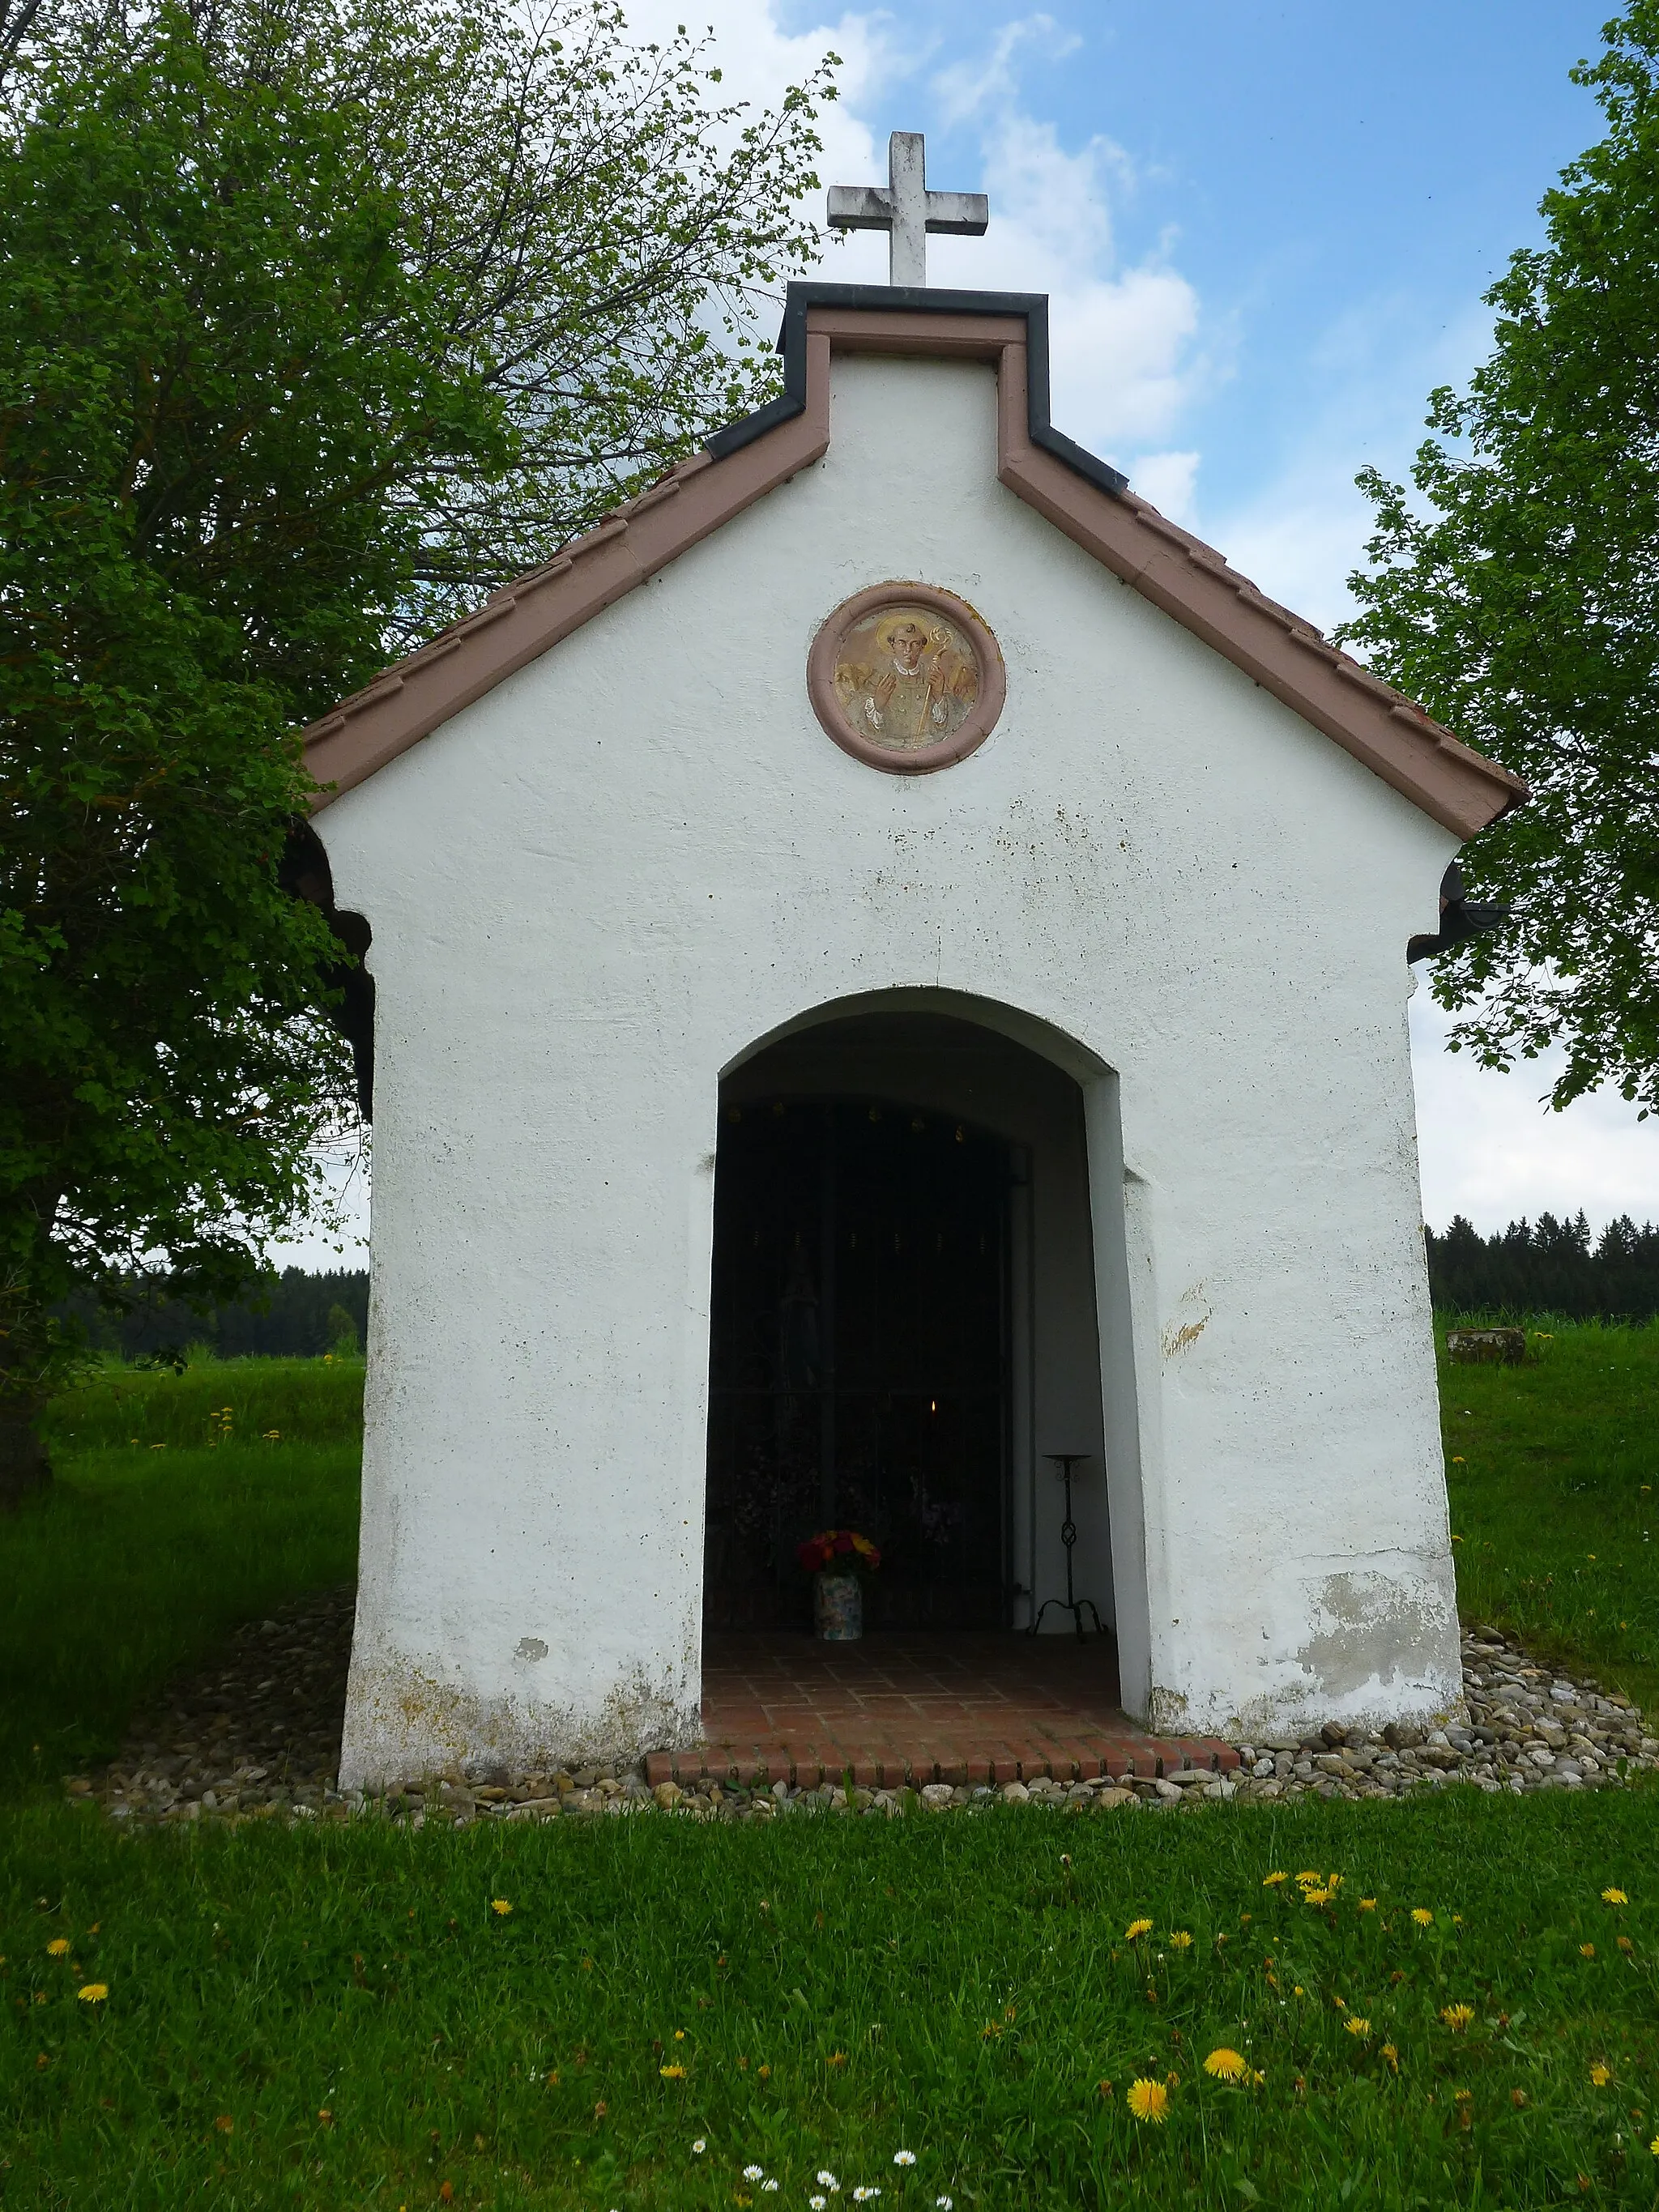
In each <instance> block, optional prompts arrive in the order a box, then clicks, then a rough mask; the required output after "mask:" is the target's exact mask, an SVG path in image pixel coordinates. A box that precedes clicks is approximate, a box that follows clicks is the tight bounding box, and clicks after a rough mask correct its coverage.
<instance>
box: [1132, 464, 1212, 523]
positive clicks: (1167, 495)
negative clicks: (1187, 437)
mask: <svg viewBox="0 0 1659 2212" xmlns="http://www.w3.org/2000/svg"><path fill="white" fill-rule="evenodd" d="M1199 458H1200V457H1199V455H1198V454H1197V453H1142V454H1141V456H1140V458H1139V459H1138V460H1137V461H1136V463H1135V477H1134V488H1135V489H1136V491H1137V492H1138V493H1139V495H1140V496H1141V498H1142V499H1149V500H1151V501H1152V505H1153V506H1154V507H1157V508H1158V512H1159V513H1161V514H1167V515H1168V516H1169V518H1170V521H1171V522H1179V523H1182V524H1188V523H1190V522H1191V520H1192V519H1193V514H1194V509H1195V507H1196V503H1197V493H1198V464H1199Z"/></svg>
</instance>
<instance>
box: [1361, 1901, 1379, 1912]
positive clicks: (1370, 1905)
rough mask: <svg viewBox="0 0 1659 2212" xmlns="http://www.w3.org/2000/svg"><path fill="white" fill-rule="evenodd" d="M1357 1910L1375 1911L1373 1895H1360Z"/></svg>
mask: <svg viewBox="0 0 1659 2212" xmlns="http://www.w3.org/2000/svg"><path fill="white" fill-rule="evenodd" d="M1359 1910H1360V1911H1362V1912H1375V1911H1376V1899H1375V1898H1374V1897H1362V1898H1361V1899H1360V1900H1359Z"/></svg>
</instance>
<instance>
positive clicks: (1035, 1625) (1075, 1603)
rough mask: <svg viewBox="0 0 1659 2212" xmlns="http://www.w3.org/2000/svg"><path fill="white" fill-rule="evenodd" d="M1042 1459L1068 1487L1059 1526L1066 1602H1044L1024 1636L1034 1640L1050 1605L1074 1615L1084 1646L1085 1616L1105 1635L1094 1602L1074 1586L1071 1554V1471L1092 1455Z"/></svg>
mask: <svg viewBox="0 0 1659 2212" xmlns="http://www.w3.org/2000/svg"><path fill="white" fill-rule="evenodd" d="M1042 1456H1043V1457H1044V1459H1050V1460H1052V1461H1053V1462H1054V1465H1055V1467H1056V1468H1058V1470H1059V1472H1060V1477H1061V1480H1063V1481H1064V1483H1065V1485H1066V1518H1065V1519H1064V1520H1063V1521H1062V1522H1060V1542H1061V1543H1062V1544H1064V1546H1065V1547H1066V1595H1065V1596H1064V1597H1063V1598H1060V1597H1048V1598H1044V1600H1043V1601H1042V1604H1041V1605H1040V1606H1039V1607H1038V1608H1037V1613H1036V1620H1033V1621H1032V1623H1031V1625H1030V1627H1029V1628H1028V1629H1027V1630H1026V1632H1025V1633H1026V1634H1027V1635H1028V1636H1035V1635H1036V1632H1037V1631H1038V1629H1040V1628H1041V1627H1042V1616H1043V1614H1044V1613H1047V1612H1048V1608H1049V1607H1050V1606H1051V1605H1053V1606H1058V1607H1059V1608H1060V1612H1062V1613H1070V1614H1071V1616H1072V1626H1073V1627H1074V1628H1075V1629H1076V1631H1077V1632H1078V1640H1079V1643H1081V1642H1082V1641H1083V1640H1084V1638H1085V1636H1086V1635H1087V1633H1088V1632H1087V1630H1086V1629H1085V1627H1084V1626H1083V1616H1084V1614H1085V1613H1089V1614H1091V1616H1092V1618H1093V1620H1094V1624H1095V1627H1094V1632H1095V1634H1096V1635H1097V1636H1100V1635H1103V1633H1104V1631H1103V1629H1102V1627H1101V1625H1100V1613H1099V1610H1098V1608H1097V1606H1096V1604H1095V1601H1094V1600H1093V1599H1092V1598H1089V1597H1079V1595H1077V1592H1076V1590H1075V1589H1073V1583H1072V1552H1073V1547H1075V1545H1076V1543H1077V1522H1075V1521H1074V1520H1073V1517H1072V1469H1073V1468H1074V1467H1075V1466H1076V1465H1077V1464H1078V1462H1079V1461H1080V1460H1085V1459H1088V1458H1089V1457H1090V1456H1091V1455H1090V1454H1089V1453H1088V1452H1044V1453H1043V1455H1042Z"/></svg>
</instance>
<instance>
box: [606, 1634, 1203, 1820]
mask: <svg viewBox="0 0 1659 2212" xmlns="http://www.w3.org/2000/svg"><path fill="white" fill-rule="evenodd" d="M702 1679H703V1705H702V1716H703V1727H704V1729H706V1730H707V1732H708V1738H707V1741H706V1742H704V1743H703V1744H702V1746H701V1747H699V1748H697V1749H696V1750H695V1751H680V1752H656V1753H653V1754H652V1757H651V1759H650V1761H649V1768H648V1771H649V1775H650V1779H651V1780H652V1781H653V1782H659V1781H666V1780H668V1779H670V1778H673V1779H674V1780H677V1781H679V1782H682V1783H684V1782H688V1781H691V1780H694V1779H695V1778H696V1777H697V1776H698V1775H699V1774H704V1773H707V1774H713V1775H718V1776H724V1777H729V1778H734V1779H737V1780H740V1781H744V1782H748V1781H750V1780H751V1779H754V1778H763V1779H764V1780H766V1781H768V1782H778V1781H788V1782H797V1783H800V1784H804V1785H805V1786H807V1787H809V1788H810V1787H811V1786H814V1785H815V1784H817V1783H819V1782H820V1781H822V1780H823V1779H826V1778H828V1779H829V1780H839V1779H840V1778H842V1776H843V1775H846V1774H848V1773H850V1774H851V1775H852V1776H853V1778H854V1781H855V1782H858V1783H861V1784H864V1785H865V1786H866V1788H867V1787H875V1786H879V1785H881V1784H886V1785H888V1786H889V1787H890V1786H891V1785H893V1784H896V1783H898V1782H901V1781H904V1782H909V1783H911V1784H914V1785H916V1786H918V1787H919V1786H920V1785H921V1784H923V1783H925V1782H969V1783H978V1782H994V1783H995V1782H1012V1781H1013V1780H1015V1779H1016V1778H1018V1779H1021V1780H1029V1779H1030V1778H1031V1777H1032V1776H1034V1775H1037V1774H1052V1775H1053V1776H1054V1777H1055V1778H1057V1779H1059V1780H1062V1781H1063V1780H1066V1779H1068V1778H1073V1777H1074V1776H1078V1775H1082V1776H1085V1777H1088V1778H1093V1777H1095V1776H1098V1775H1103V1774H1110V1775H1124V1774H1132V1775H1133V1776H1134V1777H1136V1778H1144V1777H1152V1776H1155V1775H1157V1774H1159V1773H1161V1772H1163V1771H1164V1770H1165V1769H1166V1768H1170V1767H1184V1766H1220V1767H1230V1766H1234V1765H1237V1761H1238V1754H1237V1752H1235V1751H1234V1750H1233V1749H1232V1747H1231V1746H1230V1745H1227V1744H1224V1743H1220V1742H1217V1741H1212V1740H1210V1739H1208V1738H1203V1737H1190V1738H1189V1737H1159V1736H1150V1735H1146V1734H1145V1733H1144V1732H1143V1731H1142V1730H1140V1729H1137V1728H1136V1727H1135V1726H1134V1724H1133V1722H1132V1721H1130V1720H1129V1718H1128V1717H1127V1715H1126V1714H1125V1713H1124V1712H1123V1711H1122V1709H1121V1707H1120V1705H1118V1702H1117V1697H1118V1686H1117V1662H1116V1655H1115V1651H1114V1650H1113V1647H1112V1645H1111V1644H1110V1643H1109V1641H1108V1640H1105V1639H1099V1640H1096V1639H1092V1638H1091V1640H1090V1641H1089V1642H1087V1643H1082V1644H1080V1643H1079V1642H1078V1640H1077V1639H1076V1638H1074V1637H1070V1636H1039V1637H1029V1636H1018V1635H1013V1634H1006V1635H994V1634H984V1635H954V1634H949V1633H940V1634H934V1635H927V1634H901V1633H897V1632H892V1633H888V1634H884V1635H874V1636H869V1637H866V1638H865V1639H864V1640H863V1642H862V1643H860V1644H820V1643H818V1642H817V1640H816V1639H815V1638H812V1637H810V1636H786V1635H747V1634H721V1635H711V1636H710V1637H709V1638H708V1641H707V1643H706V1644H705V1647H704V1650H703V1678H702Z"/></svg>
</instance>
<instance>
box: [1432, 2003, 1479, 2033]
mask: <svg viewBox="0 0 1659 2212" xmlns="http://www.w3.org/2000/svg"><path fill="white" fill-rule="evenodd" d="M1440 2017H1441V2019H1442V2020H1443V2021H1445V2023H1446V2025H1447V2027H1449V2028H1450V2030H1451V2032H1452V2033H1453V2034H1454V2035H1462V2033H1463V2030H1464V2029H1465V2028H1466V2027H1468V2024H1469V2022H1470V2021H1472V2020H1473V2019H1474V2006H1473V2005H1466V2004H1455V2005H1446V2006H1444V2007H1443V2008H1442V2011H1441V2015H1440Z"/></svg>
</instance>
